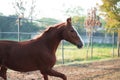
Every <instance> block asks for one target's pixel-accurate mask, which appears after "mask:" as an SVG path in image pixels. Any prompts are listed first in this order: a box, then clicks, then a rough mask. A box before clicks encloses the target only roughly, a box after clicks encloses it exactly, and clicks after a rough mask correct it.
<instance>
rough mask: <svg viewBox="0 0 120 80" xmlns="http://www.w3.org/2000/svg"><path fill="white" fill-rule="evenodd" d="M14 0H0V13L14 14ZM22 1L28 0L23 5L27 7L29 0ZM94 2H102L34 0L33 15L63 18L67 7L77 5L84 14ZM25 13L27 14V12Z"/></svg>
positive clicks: (89, 0) (95, 1) (90, 0)
mask: <svg viewBox="0 0 120 80" xmlns="http://www.w3.org/2000/svg"><path fill="white" fill-rule="evenodd" d="M14 1H15V0H0V13H3V14H4V15H12V14H15V9H14V8H13V5H12V3H13V2H14ZM16 1H17V0H16ZM23 1H28V4H27V5H25V7H27V8H29V4H30V0H23ZM96 3H99V4H102V2H101V0H36V3H35V4H36V8H35V9H36V10H35V15H36V18H41V17H51V18H56V19H64V18H66V17H68V16H66V15H65V14H64V11H65V10H66V9H67V8H72V7H77V6H79V7H81V8H83V9H84V11H83V12H82V13H81V14H86V13H87V10H88V9H90V8H92V7H95V6H96ZM26 15H28V13H27V12H26ZM71 16H72V15H71Z"/></svg>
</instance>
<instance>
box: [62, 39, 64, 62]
mask: <svg viewBox="0 0 120 80" xmlns="http://www.w3.org/2000/svg"><path fill="white" fill-rule="evenodd" d="M62 64H64V40H62Z"/></svg>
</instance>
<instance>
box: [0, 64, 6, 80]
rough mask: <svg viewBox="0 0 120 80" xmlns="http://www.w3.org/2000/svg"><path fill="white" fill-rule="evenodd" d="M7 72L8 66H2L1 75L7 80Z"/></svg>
mask: <svg viewBox="0 0 120 80" xmlns="http://www.w3.org/2000/svg"><path fill="white" fill-rule="evenodd" d="M6 72H7V68H6V67H5V66H1V69H0V77H2V78H3V79H4V80H7V75H6Z"/></svg>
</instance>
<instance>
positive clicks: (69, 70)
mask: <svg viewBox="0 0 120 80" xmlns="http://www.w3.org/2000/svg"><path fill="white" fill-rule="evenodd" d="M54 69H55V70H57V71H59V72H62V73H64V74H65V75H66V76H67V78H68V80H120V58H119V59H113V60H105V61H97V62H92V63H85V64H74V65H64V66H56V67H54ZM7 75H8V80H43V78H42V75H41V74H40V73H39V71H34V72H28V73H20V72H15V71H12V70H8V72H7ZM0 80H2V79H0ZM49 80H62V79H60V78H56V77H52V76H49Z"/></svg>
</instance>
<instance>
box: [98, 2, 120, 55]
mask: <svg viewBox="0 0 120 80" xmlns="http://www.w3.org/2000/svg"><path fill="white" fill-rule="evenodd" d="M102 2H103V4H102V5H101V6H100V9H101V11H103V12H105V14H104V15H105V18H106V28H107V29H108V30H110V31H113V30H114V29H115V30H116V31H117V33H118V42H117V45H118V56H120V0H102Z"/></svg>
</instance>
